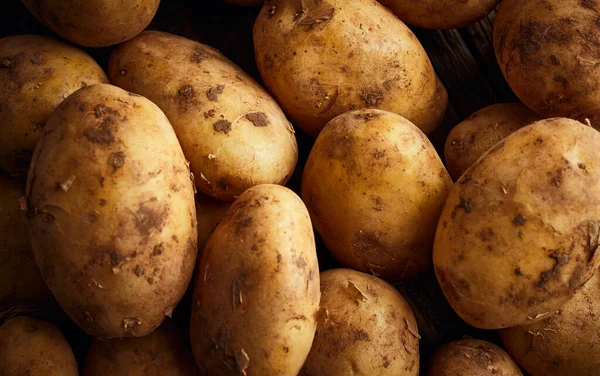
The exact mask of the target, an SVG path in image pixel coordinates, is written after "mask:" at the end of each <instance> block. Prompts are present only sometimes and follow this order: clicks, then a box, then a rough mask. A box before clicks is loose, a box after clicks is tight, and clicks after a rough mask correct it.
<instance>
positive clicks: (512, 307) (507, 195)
mask: <svg viewBox="0 0 600 376" xmlns="http://www.w3.org/2000/svg"><path fill="white" fill-rule="evenodd" d="M598 145H600V133H598V132H597V131H596V130H594V129H593V128H591V127H588V126H585V125H583V124H581V123H579V122H577V121H574V120H570V119H564V118H554V119H548V120H542V121H538V122H536V123H533V124H532V125H529V126H527V127H524V128H521V129H520V130H518V131H516V132H515V133H513V134H512V135H510V136H508V137H507V138H506V139H505V140H504V141H502V142H500V143H499V144H497V145H496V146H494V147H493V148H492V149H490V150H489V151H488V152H487V153H486V154H484V156H483V157H481V158H480V159H479V160H478V161H477V162H476V163H475V164H474V165H473V166H471V168H469V169H468V170H467V171H466V172H465V173H464V174H463V176H462V177H461V179H460V180H459V181H458V182H457V183H456V184H454V186H453V188H452V190H451V192H450V195H449V196H448V200H447V201H446V205H445V207H444V211H443V212H442V215H441V217H440V221H439V224H438V228H437V232H436V236H435V244H434V251H433V263H434V266H435V273H436V275H437V277H438V280H439V282H440V285H441V287H442V289H443V291H444V294H445V295H446V298H448V301H449V302H450V304H451V305H452V306H453V308H454V310H455V311H456V312H457V313H458V314H459V315H460V316H461V317H462V319H463V320H465V321H466V322H467V323H468V324H470V325H473V326H475V327H478V328H483V329H500V328H506V327H511V326H516V325H523V324H531V323H534V322H536V321H540V320H542V319H544V318H546V317H548V316H549V315H551V314H553V313H554V312H555V311H557V310H558V309H560V307H561V306H562V305H563V304H565V303H566V302H567V301H569V300H570V299H571V298H572V297H573V294H574V293H575V291H576V290H577V289H579V287H581V286H582V285H583V284H584V283H585V282H586V281H587V280H588V279H590V277H591V276H592V275H593V274H594V271H595V270H596V269H597V268H598V265H599V264H600V252H597V250H598V247H599V245H600V244H599V243H598V237H599V236H600V148H598Z"/></svg>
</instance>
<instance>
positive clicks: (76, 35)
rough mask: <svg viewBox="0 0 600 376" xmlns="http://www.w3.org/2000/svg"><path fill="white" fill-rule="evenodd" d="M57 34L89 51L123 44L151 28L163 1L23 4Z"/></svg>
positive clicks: (33, 0) (41, 0)
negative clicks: (147, 27) (150, 25)
mask: <svg viewBox="0 0 600 376" xmlns="http://www.w3.org/2000/svg"><path fill="white" fill-rule="evenodd" d="M21 1H22V2H23V4H24V5H25V7H26V8H27V9H29V11H30V12H31V13H32V14H33V15H34V16H35V17H36V18H37V19H39V20H40V21H42V22H43V23H45V24H46V25H47V26H48V27H49V28H50V29H52V30H53V31H54V32H55V33H57V34H59V35H60V36H61V37H63V38H65V39H68V40H69V41H71V42H73V43H75V44H79V45H81V46H86V47H105V46H111V45H113V44H117V43H122V42H125V41H126V40H129V39H131V38H133V37H135V36H136V35H138V34H139V33H141V32H142V30H144V29H145V28H146V26H148V24H150V21H152V18H154V14H156V10H157V9H158V5H159V4H160V0H119V1H115V0H86V1H76V2H73V1H65V0H21Z"/></svg>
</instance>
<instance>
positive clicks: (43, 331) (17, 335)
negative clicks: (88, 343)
mask: <svg viewBox="0 0 600 376" xmlns="http://www.w3.org/2000/svg"><path fill="white" fill-rule="evenodd" d="M78 374H79V373H78V371H77V362H76V361H75V356H74V355H73V351H72V350H71V346H69V343H68V342H67V340H66V339H65V337H63V335H62V334H61V332H59V331H58V329H56V328H55V327H54V326H53V325H51V324H49V323H47V322H45V321H42V320H38V319H34V318H31V317H25V316H21V317H17V318H14V319H11V320H8V321H6V322H5V323H4V324H2V326H0V375H2V376H77V375H78Z"/></svg>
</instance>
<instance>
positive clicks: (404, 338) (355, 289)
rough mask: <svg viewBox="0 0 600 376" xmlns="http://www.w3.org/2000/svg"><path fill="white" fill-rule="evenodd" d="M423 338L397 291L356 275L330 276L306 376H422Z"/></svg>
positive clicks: (324, 284)
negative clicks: (420, 347) (421, 352)
mask: <svg viewBox="0 0 600 376" xmlns="http://www.w3.org/2000/svg"><path fill="white" fill-rule="evenodd" d="M420 338H421V337H420V336H419V332H418V330H417V323H416V321H415V317H414V315H413V313H412V311H411V309H410V307H409V305H408V303H407V302H406V301H405V300H404V298H403V297H402V295H400V293H399V292H398V291H396V289H394V287H392V286H391V285H389V284H388V283H386V282H384V281H382V280H381V279H379V278H377V277H373V276H371V275H368V274H363V273H360V272H357V271H354V270H349V269H333V270H328V271H326V272H324V273H322V274H321V308H320V311H319V316H318V321H317V333H316V335H315V340H314V342H313V346H312V349H311V351H310V354H309V355H308V359H306V362H305V363H304V367H303V369H302V372H300V375H304V376H311V375H315V376H329V375H330V376H340V375H356V376H359V375H365V376H370V375H380V376H386V375H394V376H409V375H415V376H416V375H418V374H419V339H420Z"/></svg>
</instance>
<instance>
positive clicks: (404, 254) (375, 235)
mask: <svg viewBox="0 0 600 376" xmlns="http://www.w3.org/2000/svg"><path fill="white" fill-rule="evenodd" d="M451 184H452V180H451V179H450V176H449V175H448V172H447V171H446V168H445V167H444V165H443V164H442V161H441V160H440V158H439V156H438V155H437V153H436V151H435V149H434V148H433V146H432V145H431V143H430V142H429V140H428V139H427V137H426V136H425V135H424V134H423V133H422V132H421V131H420V130H419V129H418V128H417V127H416V126H414V125H413V124H412V123H411V122H409V121H408V120H406V119H404V118H403V117H401V116H399V115H396V114H393V113H390V112H385V111H380V110H358V111H352V112H348V113H345V114H343V115H340V116H338V117H336V118H335V119H333V120H332V121H330V122H329V123H328V124H327V126H326V127H325V128H324V129H323V131H322V132H321V134H320V135H319V137H318V138H317V141H316V142H315V145H314V146H313V149H312V150H311V152H310V155H309V157H308V161H307V163H306V167H305V168H304V175H303V177H302V198H303V199H304V201H305V202H306V206H307V207H308V210H309V212H310V214H311V219H312V221H313V225H314V226H315V228H316V229H317V231H318V232H319V233H320V234H321V237H322V238H323V241H324V242H325V245H326V246H327V248H328V249H329V251H331V253H333V255H334V256H335V257H336V258H337V259H338V260H340V262H341V263H342V264H343V265H345V266H347V267H349V268H352V269H355V270H359V271H363V272H370V273H372V274H374V275H376V276H380V277H384V278H386V279H390V280H401V279H405V278H408V277H411V276H413V275H414V274H415V273H418V272H421V271H423V270H425V269H427V268H428V267H429V266H430V265H431V247H432V245H433V236H434V233H435V228H436V225H437V221H438V218H439V215H440V213H441V211H442V208H443V206H444V202H445V200H446V196H447V195H448V192H449V190H450V186H451Z"/></svg>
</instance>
